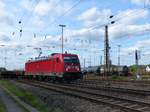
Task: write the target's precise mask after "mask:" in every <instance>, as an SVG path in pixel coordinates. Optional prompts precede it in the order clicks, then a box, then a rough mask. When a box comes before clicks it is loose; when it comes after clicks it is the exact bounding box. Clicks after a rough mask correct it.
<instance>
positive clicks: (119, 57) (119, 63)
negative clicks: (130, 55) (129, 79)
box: [118, 45, 121, 67]
mask: <svg viewBox="0 0 150 112" xmlns="http://www.w3.org/2000/svg"><path fill="white" fill-rule="evenodd" d="M120 47H121V45H118V67H119V66H120Z"/></svg>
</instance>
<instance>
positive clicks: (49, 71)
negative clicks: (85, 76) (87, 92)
mask: <svg viewBox="0 0 150 112" xmlns="http://www.w3.org/2000/svg"><path fill="white" fill-rule="evenodd" d="M25 75H26V76H28V77H38V78H42V79H43V78H44V79H45V78H46V79H53V80H67V81H68V80H69V81H70V80H76V79H80V78H82V75H81V67H80V62H79V58H78V56H77V55H76V54H67V53H65V54H60V53H53V54H51V55H50V56H48V57H40V58H36V59H35V60H29V61H28V62H27V63H26V64H25Z"/></svg>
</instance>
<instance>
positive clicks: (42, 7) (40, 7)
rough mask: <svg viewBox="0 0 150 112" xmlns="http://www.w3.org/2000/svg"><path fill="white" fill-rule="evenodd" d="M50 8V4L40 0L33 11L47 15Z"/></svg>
mask: <svg viewBox="0 0 150 112" xmlns="http://www.w3.org/2000/svg"><path fill="white" fill-rule="evenodd" d="M52 8H53V7H52V6H51V4H49V3H47V2H46V1H41V2H39V3H38V4H37V5H36V7H35V10H34V12H35V13H37V14H38V15H40V16H44V15H47V14H48V12H49V11H50V10H51V9H52Z"/></svg>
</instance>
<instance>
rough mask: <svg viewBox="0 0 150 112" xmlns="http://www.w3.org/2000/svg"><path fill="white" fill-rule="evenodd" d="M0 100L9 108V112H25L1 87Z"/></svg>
mask: <svg viewBox="0 0 150 112" xmlns="http://www.w3.org/2000/svg"><path fill="white" fill-rule="evenodd" d="M0 99H1V100H2V101H3V103H4V105H5V106H6V108H7V112H24V111H23V110H22V109H21V107H19V106H18V105H17V104H16V102H15V101H14V100H13V99H12V98H11V97H10V96H9V95H8V94H6V92H5V91H4V90H3V89H2V88H1V87H0Z"/></svg>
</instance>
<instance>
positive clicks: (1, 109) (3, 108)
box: [0, 99, 7, 112]
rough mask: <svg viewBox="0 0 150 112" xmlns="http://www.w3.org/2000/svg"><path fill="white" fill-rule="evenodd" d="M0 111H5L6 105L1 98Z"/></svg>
mask: <svg viewBox="0 0 150 112" xmlns="http://www.w3.org/2000/svg"><path fill="white" fill-rule="evenodd" d="M0 112H7V109H6V106H5V105H4V104H3V102H2V101H1V99H0Z"/></svg>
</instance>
